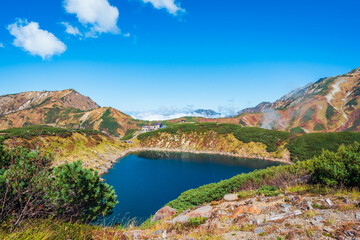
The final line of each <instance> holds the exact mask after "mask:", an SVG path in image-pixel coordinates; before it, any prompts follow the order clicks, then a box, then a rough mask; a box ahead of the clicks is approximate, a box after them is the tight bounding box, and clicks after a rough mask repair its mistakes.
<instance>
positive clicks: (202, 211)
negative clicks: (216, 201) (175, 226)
mask: <svg viewBox="0 0 360 240" xmlns="http://www.w3.org/2000/svg"><path fill="white" fill-rule="evenodd" d="M212 214H213V208H212V207H211V206H210V205H207V206H203V207H200V208H197V209H195V210H193V211H190V212H185V213H182V214H180V215H179V216H176V217H175V218H173V219H172V220H171V222H172V223H178V222H180V223H184V222H187V221H188V220H189V219H190V218H196V217H204V218H209V217H210V216H211V215H212Z"/></svg>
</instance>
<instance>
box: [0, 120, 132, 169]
mask: <svg viewBox="0 0 360 240" xmlns="http://www.w3.org/2000/svg"><path fill="white" fill-rule="evenodd" d="M1 135H3V138H4V145H5V146H7V147H8V148H16V147H19V146H20V147H24V148H27V149H31V150H38V151H40V152H41V153H42V154H44V155H49V154H51V155H52V156H53V157H54V164H55V165H59V164H62V163H66V162H69V163H71V162H75V161H77V160H82V162H83V165H84V166H85V167H87V168H93V169H96V170H98V171H99V172H100V173H101V174H103V173H105V172H106V171H107V169H108V168H110V166H111V165H112V163H114V162H115V161H116V160H117V159H118V158H119V156H120V155H121V153H122V152H123V151H124V150H125V149H127V148H128V145H127V144H126V143H124V142H122V141H120V140H118V139H116V138H114V137H111V136H108V135H105V134H101V133H99V132H97V131H94V130H86V129H74V130H69V129H63V128H54V127H47V126H30V127H25V128H13V129H8V130H3V131H0V136H1Z"/></svg>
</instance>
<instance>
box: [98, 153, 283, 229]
mask: <svg viewBox="0 0 360 240" xmlns="http://www.w3.org/2000/svg"><path fill="white" fill-rule="evenodd" d="M274 165H279V163H276V162H270V161H265V160H259V159H245V158H235V157H229V156H221V155H208V154H190V153H163V152H139V153H136V154H131V155H127V156H126V157H124V158H122V159H120V160H119V161H118V162H117V163H116V164H115V165H114V167H113V168H112V169H110V170H109V173H108V174H106V175H104V176H103V178H104V179H105V181H106V182H107V183H108V184H109V185H111V186H113V187H114V189H115V191H116V194H117V196H118V198H117V199H118V201H119V203H118V204H117V206H116V207H115V209H114V213H113V214H112V215H111V216H110V217H108V218H107V220H106V224H114V223H117V222H123V221H126V220H129V219H132V218H136V219H137V220H138V221H139V222H141V221H144V220H146V219H147V218H149V217H150V216H151V215H153V214H154V213H155V212H156V211H157V210H159V209H160V208H161V207H163V206H164V205H165V204H166V203H168V202H170V201H171V200H174V199H176V198H177V197H178V196H179V195H180V194H181V193H182V192H184V191H186V190H189V189H192V188H197V187H199V186H202V185H204V184H209V183H213V182H219V181H221V180H224V179H229V178H231V177H233V176H235V175H237V174H241V173H248V172H251V171H253V170H255V169H263V168H267V167H270V166H274Z"/></svg>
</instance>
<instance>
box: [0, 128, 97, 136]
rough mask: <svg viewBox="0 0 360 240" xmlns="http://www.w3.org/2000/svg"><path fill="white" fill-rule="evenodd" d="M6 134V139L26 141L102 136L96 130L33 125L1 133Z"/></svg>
mask: <svg viewBox="0 0 360 240" xmlns="http://www.w3.org/2000/svg"><path fill="white" fill-rule="evenodd" d="M0 133H2V134H4V136H3V137H4V138H12V137H21V138H25V139H30V138H31V137H35V136H59V137H69V136H71V135H72V134H73V133H81V134H85V135H97V134H100V133H99V132H98V131H96V130H90V129H66V128H56V127H49V126H42V125H31V126H27V127H21V128H10V129H6V130H2V131H0Z"/></svg>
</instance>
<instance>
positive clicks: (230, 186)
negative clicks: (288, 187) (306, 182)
mask: <svg viewBox="0 0 360 240" xmlns="http://www.w3.org/2000/svg"><path fill="white" fill-rule="evenodd" d="M312 172H313V164H312V161H301V162H297V163H295V164H293V165H281V166H276V167H270V168H267V169H262V170H256V171H254V172H251V173H247V174H245V173H244V174H240V175H237V176H235V177H233V178H230V179H227V180H223V181H221V182H218V183H212V184H208V185H204V186H201V187H199V188H197V189H191V190H188V191H186V192H183V193H182V194H181V195H180V196H179V197H178V198H177V199H175V200H173V201H171V202H169V203H168V204H167V205H168V206H170V207H172V208H175V209H177V210H179V211H182V210H186V209H188V208H193V207H195V206H199V205H202V204H204V203H210V202H212V201H219V200H221V199H222V198H223V197H224V195H226V194H229V193H233V192H239V191H244V190H250V189H254V188H256V189H257V188H260V187H261V186H263V185H273V186H277V187H281V186H283V185H284V184H287V183H290V182H296V181H297V180H298V179H300V178H301V177H303V176H308V175H311V174H312Z"/></svg>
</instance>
